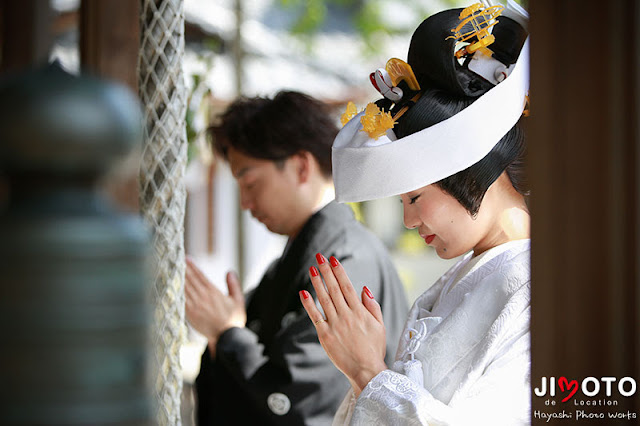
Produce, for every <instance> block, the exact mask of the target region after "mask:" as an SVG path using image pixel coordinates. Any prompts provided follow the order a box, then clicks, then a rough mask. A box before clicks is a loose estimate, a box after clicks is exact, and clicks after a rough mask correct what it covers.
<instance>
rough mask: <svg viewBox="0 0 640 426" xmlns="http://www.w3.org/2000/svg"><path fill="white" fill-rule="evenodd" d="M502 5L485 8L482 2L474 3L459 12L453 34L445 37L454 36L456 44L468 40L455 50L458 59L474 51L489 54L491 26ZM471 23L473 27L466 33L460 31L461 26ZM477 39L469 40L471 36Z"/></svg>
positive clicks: (491, 38)
mask: <svg viewBox="0 0 640 426" xmlns="http://www.w3.org/2000/svg"><path fill="white" fill-rule="evenodd" d="M503 10H504V6H500V5H496V6H491V7H488V8H485V7H484V5H483V4H482V3H475V4H472V5H471V6H469V7H467V8H465V9H463V10H462V12H460V16H459V18H460V24H458V26H457V27H455V28H453V29H452V30H451V32H452V33H454V35H452V36H451V37H447V38H455V39H456V40H457V41H458V44H461V43H465V42H468V43H469V44H468V45H466V46H464V47H462V48H461V49H459V50H458V51H456V53H455V56H456V58H458V59H460V58H462V57H463V56H465V55H470V54H472V53H474V52H476V51H478V50H479V51H481V52H482V53H484V54H486V55H487V56H491V55H492V54H493V52H491V50H490V49H488V48H487V46H489V45H490V44H492V43H493V42H494V41H495V39H496V38H495V37H494V36H493V34H491V32H490V30H491V28H492V27H493V26H494V25H495V24H497V23H498V20H497V19H496V18H497V17H498V16H500V14H501V13H502V11H503ZM468 23H471V25H472V26H473V29H472V30H471V31H468V32H466V33H462V32H461V31H462V28H463V27H464V26H465V25H466V24H468ZM474 37H475V38H476V39H477V40H476V41H475V42H474V41H470V40H471V39H473V38H474Z"/></svg>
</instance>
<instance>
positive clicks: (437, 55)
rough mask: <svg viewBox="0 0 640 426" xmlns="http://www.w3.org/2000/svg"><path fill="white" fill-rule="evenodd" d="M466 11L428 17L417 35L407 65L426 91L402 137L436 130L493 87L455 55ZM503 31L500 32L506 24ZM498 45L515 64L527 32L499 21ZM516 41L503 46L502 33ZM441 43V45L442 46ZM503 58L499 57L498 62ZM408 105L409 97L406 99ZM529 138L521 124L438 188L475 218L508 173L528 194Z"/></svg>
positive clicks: (402, 126)
mask: <svg viewBox="0 0 640 426" xmlns="http://www.w3.org/2000/svg"><path fill="white" fill-rule="evenodd" d="M461 10H462V9H453V10H447V11H444V12H440V13H438V14H436V15H433V16H431V17H429V18H427V19H426V20H425V21H424V22H423V23H422V24H421V25H420V26H419V27H418V29H417V30H416V31H415V33H414V35H413V37H412V39H411V45H410V47H409V55H408V63H409V65H411V68H412V69H413V71H414V74H415V75H416V78H417V80H418V83H419V84H420V87H421V91H422V93H421V96H420V98H419V99H418V100H417V101H416V102H415V104H413V105H411V106H410V108H409V109H408V110H406V112H404V114H403V115H402V116H398V118H397V119H396V121H397V124H396V126H395V127H394V129H393V130H394V132H395V133H396V136H397V137H398V138H402V137H405V136H407V135H410V134H412V133H415V132H418V131H420V130H422V129H425V128H427V127H430V126H433V125H434V124H437V123H439V122H441V121H443V120H446V119H447V118H449V117H452V116H453V115H455V114H457V113H458V112H460V111H462V110H463V109H464V108H466V107H468V106H469V105H471V104H472V103H473V102H474V101H475V100H476V99H477V98H478V97H479V96H481V95H482V94H484V93H486V91H487V90H489V89H490V88H492V87H493V84H491V83H490V82H488V81H486V80H485V79H483V78H482V77H480V76H479V75H477V74H475V73H474V72H472V71H470V70H469V69H468V68H467V67H466V65H465V64H464V63H463V64H460V63H459V62H458V60H457V59H456V58H455V56H454V49H455V46H454V45H455V40H453V39H451V38H449V39H447V37H448V36H450V35H451V31H450V30H451V28H454V27H455V26H456V25H458V22H459V19H458V16H459V13H460V11H461ZM503 24H504V27H505V29H504V30H502V32H500V31H498V32H497V33H496V32H495V30H497V29H498V27H500V25H503ZM495 30H494V35H496V44H497V46H492V47H493V48H495V51H496V52H499V54H500V55H496V54H494V57H496V58H497V59H499V60H501V61H506V62H507V63H505V62H503V63H505V65H507V66H508V65H510V64H511V63H513V62H515V60H516V59H517V57H518V53H519V52H520V49H521V48H522V44H524V39H525V38H526V32H525V31H524V29H523V28H522V27H521V26H520V25H519V24H517V23H516V22H515V21H513V20H511V19H509V18H506V17H500V22H499V23H498V25H496V26H495ZM500 34H502V36H501V37H502V38H504V37H507V36H508V37H511V38H512V39H511V40H509V41H507V42H504V41H502V42H500V43H498V41H499V39H498V35H500ZM438 41H440V42H438ZM498 56H500V58H503V59H500V58H498ZM403 101H404V99H403ZM405 105H406V103H404V102H399V103H398V104H397V105H396V106H394V108H393V109H391V112H392V114H397V112H398V111H399V110H401V108H402V107H403V106H405ZM525 142H526V141H525V135H524V132H523V131H522V129H521V128H520V126H519V124H516V125H515V126H514V127H513V128H511V130H509V132H507V134H506V135H504V136H503V137H502V138H501V139H500V141H499V142H498V143H497V144H496V145H495V146H494V147H493V149H492V150H491V151H490V152H489V154H487V155H486V156H485V157H484V158H482V159H481V160H480V161H478V162H477V163H475V164H473V165H472V166H471V167H469V168H467V169H465V170H462V171H460V172H458V173H456V174H454V175H452V176H449V177H447V178H444V179H442V180H440V181H438V182H436V183H435V184H436V185H438V186H439V187H440V188H441V189H442V190H444V191H445V192H447V193H448V194H450V195H451V196H453V197H454V198H455V199H456V200H457V201H458V202H459V203H460V204H461V205H462V206H463V207H464V208H465V209H466V210H467V211H468V212H469V214H470V215H471V216H475V215H476V214H477V213H478V210H479V209H480V204H481V203H482V200H483V198H484V195H485V193H486V192H487V189H489V186H491V184H492V183H493V182H495V180H496V179H497V178H498V177H499V176H500V175H501V174H502V172H504V171H506V172H507V175H508V176H509V179H510V180H511V184H512V185H513V187H514V188H515V189H516V190H517V191H518V192H519V193H521V194H522V195H525V196H527V195H528V194H529V188H528V184H527V179H526V175H525V171H524V162H525V155H526V143H525Z"/></svg>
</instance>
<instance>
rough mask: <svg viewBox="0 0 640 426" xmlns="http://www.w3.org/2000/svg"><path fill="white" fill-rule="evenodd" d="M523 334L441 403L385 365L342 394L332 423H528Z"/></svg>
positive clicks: (526, 349)
mask: <svg viewBox="0 0 640 426" xmlns="http://www.w3.org/2000/svg"><path fill="white" fill-rule="evenodd" d="M529 346H530V345H529V334H526V335H523V336H521V337H520V338H519V339H518V340H517V341H516V342H513V343H512V345H511V346H510V347H509V348H508V350H507V351H506V352H505V353H504V354H503V355H502V356H500V357H498V358H496V359H495V360H494V361H493V362H492V363H491V364H489V365H488V366H487V368H486V369H485V371H484V373H483V374H482V375H481V376H480V377H479V378H478V379H477V380H476V381H475V382H474V383H466V384H465V385H462V386H461V388H460V389H459V391H458V392H456V393H455V394H454V396H453V398H452V399H451V401H449V404H445V403H443V402H441V401H439V400H437V399H436V398H435V397H434V396H433V395H432V394H431V393H430V392H429V391H427V390H426V389H425V388H423V387H421V386H419V385H418V384H416V383H415V382H414V381H412V380H411V379H409V378H408V377H407V376H405V375H404V374H400V373H397V372H394V371H392V370H385V371H383V372H381V373H380V374H378V375H377V376H376V377H374V378H373V379H372V380H371V382H369V384H368V385H367V386H366V387H365V388H364V389H363V391H362V393H361V394H360V397H359V398H358V399H357V401H356V400H355V397H354V395H353V393H352V392H351V393H350V394H349V395H347V398H346V399H345V400H344V401H343V404H342V406H341V407H340V409H339V410H338V413H337V415H336V417H335V419H334V423H333V424H334V425H339V424H342V425H346V424H351V425H363V426H364V425H378V426H379V425H431V426H440V425H465V426H466V425H471V424H492V425H505V426H516V425H521V424H522V425H525V424H526V425H528V424H529V423H530V419H529V413H530V411H531V407H530V389H531V388H530V374H529V370H530V355H529Z"/></svg>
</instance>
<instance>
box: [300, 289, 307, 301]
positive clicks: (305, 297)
mask: <svg viewBox="0 0 640 426" xmlns="http://www.w3.org/2000/svg"><path fill="white" fill-rule="evenodd" d="M300 295H301V296H302V298H303V299H305V300H306V299H308V298H309V292H308V291H307V290H300Z"/></svg>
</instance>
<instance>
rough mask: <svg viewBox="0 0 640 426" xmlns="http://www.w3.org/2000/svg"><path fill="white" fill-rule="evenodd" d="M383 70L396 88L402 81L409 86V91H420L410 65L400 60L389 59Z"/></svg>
mask: <svg viewBox="0 0 640 426" xmlns="http://www.w3.org/2000/svg"><path fill="white" fill-rule="evenodd" d="M385 69H386V70H387V72H388V73H389V77H391V82H392V83H393V85H394V86H397V85H398V84H400V82H401V81H403V80H404V81H405V82H406V83H407V86H409V89H411V90H414V91H418V90H420V84H418V79H416V76H415V74H414V73H413V69H412V68H411V65H409V64H408V63H406V62H405V61H403V60H402V59H398V58H391V59H389V60H388V61H387V65H385Z"/></svg>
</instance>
